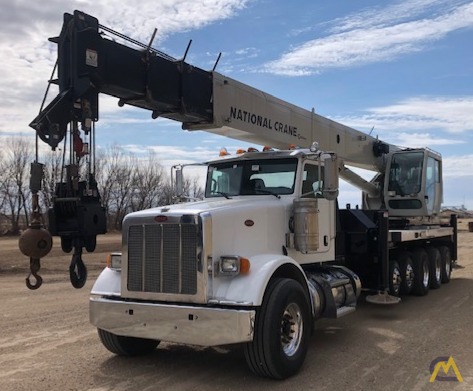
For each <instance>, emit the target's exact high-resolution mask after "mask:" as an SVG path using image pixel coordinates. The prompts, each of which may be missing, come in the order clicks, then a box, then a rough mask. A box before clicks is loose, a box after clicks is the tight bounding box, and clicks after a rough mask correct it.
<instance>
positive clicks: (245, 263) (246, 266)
mask: <svg viewBox="0 0 473 391" xmlns="http://www.w3.org/2000/svg"><path fill="white" fill-rule="evenodd" d="M250 267H251V264H250V260H249V259H248V258H240V274H248V273H249V272H250Z"/></svg>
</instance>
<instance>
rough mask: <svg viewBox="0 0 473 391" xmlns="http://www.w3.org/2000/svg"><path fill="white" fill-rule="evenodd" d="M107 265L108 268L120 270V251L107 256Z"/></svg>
mask: <svg viewBox="0 0 473 391" xmlns="http://www.w3.org/2000/svg"><path fill="white" fill-rule="evenodd" d="M107 267H109V268H110V269H115V270H121V268H122V253H111V254H108V256H107Z"/></svg>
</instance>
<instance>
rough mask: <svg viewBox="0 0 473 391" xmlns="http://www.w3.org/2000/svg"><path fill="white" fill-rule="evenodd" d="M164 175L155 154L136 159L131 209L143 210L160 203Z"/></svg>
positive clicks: (162, 195)
mask: <svg viewBox="0 0 473 391" xmlns="http://www.w3.org/2000/svg"><path fill="white" fill-rule="evenodd" d="M164 185H165V175H164V174H163V167H162V166H161V164H160V162H159V161H158V159H157V157H156V155H155V154H153V153H150V154H149V155H148V157H147V158H146V159H143V160H138V161H137V164H136V166H135V171H134V175H133V182H132V186H133V189H132V195H131V204H130V207H131V210H132V211H137V210H143V209H147V208H152V207H155V206H158V205H162V201H163V199H164Z"/></svg>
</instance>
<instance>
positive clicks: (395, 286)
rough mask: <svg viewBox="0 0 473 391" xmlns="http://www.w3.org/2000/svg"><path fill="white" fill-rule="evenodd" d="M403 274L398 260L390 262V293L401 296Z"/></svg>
mask: <svg viewBox="0 0 473 391" xmlns="http://www.w3.org/2000/svg"><path fill="white" fill-rule="evenodd" d="M401 282H402V274H401V268H400V267H399V262H398V261H391V262H389V294H391V295H393V296H399V293H400V292H401Z"/></svg>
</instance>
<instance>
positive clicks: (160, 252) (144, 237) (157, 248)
mask: <svg viewBox="0 0 473 391" xmlns="http://www.w3.org/2000/svg"><path fill="white" fill-rule="evenodd" d="M197 239H198V234H197V225H195V224H169V223H168V224H153V225H132V226H130V228H129V231H128V277H127V282H128V290H129V291H134V292H156V293H174V294H187V295H194V294H196V292H197V264H198V255H197V246H198V240H197Z"/></svg>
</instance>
